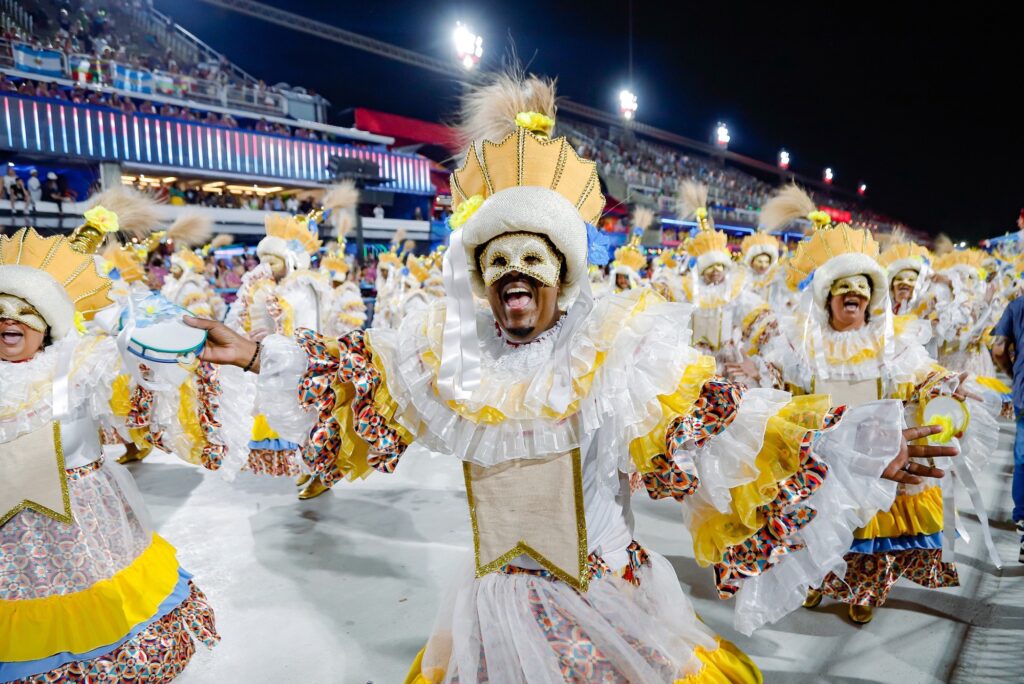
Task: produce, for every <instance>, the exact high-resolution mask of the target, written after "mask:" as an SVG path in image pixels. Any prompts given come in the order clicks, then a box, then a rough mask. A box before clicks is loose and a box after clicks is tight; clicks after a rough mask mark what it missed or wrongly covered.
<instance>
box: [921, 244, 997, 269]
mask: <svg viewBox="0 0 1024 684" xmlns="http://www.w3.org/2000/svg"><path fill="white" fill-rule="evenodd" d="M987 258H988V254H987V253H986V252H983V251H981V250H980V249H975V248H973V247H972V248H970V249H958V250H954V251H952V252H949V253H947V254H943V255H942V256H940V257H938V258H937V259H935V261H934V264H933V265H934V267H935V270H936V271H945V270H947V269H950V268H955V267H956V266H969V267H971V268H978V269H980V268H984V264H985V259H987Z"/></svg>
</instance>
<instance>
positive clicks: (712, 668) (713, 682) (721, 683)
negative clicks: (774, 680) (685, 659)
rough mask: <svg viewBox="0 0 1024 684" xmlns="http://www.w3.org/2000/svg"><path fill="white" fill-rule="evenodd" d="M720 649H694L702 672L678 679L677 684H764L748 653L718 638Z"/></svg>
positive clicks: (701, 647)
mask: <svg viewBox="0 0 1024 684" xmlns="http://www.w3.org/2000/svg"><path fill="white" fill-rule="evenodd" d="M716 641H718V648H716V649H715V650H713V651H708V650H707V649H705V648H704V647H703V646H698V647H697V648H695V649H694V653H695V655H696V656H697V657H698V658H699V659H700V661H701V663H703V665H702V667H701V668H700V670H698V671H697V672H694V673H693V674H690V675H687V676H685V677H683V678H682V679H677V680H676V681H675V684H762V682H764V678H763V677H762V676H761V670H760V669H758V667H757V665H755V664H754V661H753V660H751V659H750V656H748V655H747V654H746V653H744V652H743V651H741V650H740V649H738V648H736V645H735V644H733V643H732V642H731V641H726V640H725V639H721V638H718V639H716Z"/></svg>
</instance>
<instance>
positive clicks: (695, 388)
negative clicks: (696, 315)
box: [629, 356, 715, 473]
mask: <svg viewBox="0 0 1024 684" xmlns="http://www.w3.org/2000/svg"><path fill="white" fill-rule="evenodd" d="M714 376H715V359H714V358H713V357H711V356H701V357H699V358H698V359H697V361H695V362H694V363H691V364H690V365H689V366H687V367H686V370H685V371H683V375H682V377H680V378H679V382H678V383H677V384H676V391H675V392H673V393H672V394H662V395H660V396H659V397H658V403H659V404H661V418H660V419H659V420H658V424H657V425H656V426H655V427H654V429H653V430H651V431H650V432H648V433H647V434H646V435H644V436H643V437H637V438H636V439H634V440H633V441H632V442H630V443H629V455H630V457H631V458H632V459H633V464H634V465H635V466H636V469H637V470H639V471H640V472H641V473H649V472H650V471H651V470H653V469H654V466H653V465H652V464H651V460H652V459H653V458H654V457H655V456H657V455H659V454H663V453H665V435H666V434H667V432H668V426H669V424H670V423H671V422H672V421H673V420H675V419H676V418H677V417H679V416H685V415H686V414H688V413H690V411H692V410H693V404H694V402H696V401H697V398H698V397H699V396H700V391H701V388H702V387H703V386H704V383H706V382H707V381H708V380H710V379H711V378H713V377H714Z"/></svg>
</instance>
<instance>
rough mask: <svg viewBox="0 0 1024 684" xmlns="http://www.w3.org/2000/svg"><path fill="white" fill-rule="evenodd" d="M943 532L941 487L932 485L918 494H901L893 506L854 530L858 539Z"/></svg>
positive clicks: (854, 534)
mask: <svg viewBox="0 0 1024 684" xmlns="http://www.w3.org/2000/svg"><path fill="white" fill-rule="evenodd" d="M941 531H942V489H941V488H940V487H929V488H928V489H926V490H924V491H923V492H918V493H917V494H898V495H897V496H896V501H895V502H894V503H893V505H892V508H890V509H889V510H887V511H882V512H880V513H876V514H875V517H874V518H872V519H871V522H869V523H868V524H867V525H866V526H864V527H862V528H860V529H859V530H857V531H855V532H854V533H853V536H854V537H855V538H856V539H877V538H879V537H903V536H906V535H911V534H935V533H936V532H941Z"/></svg>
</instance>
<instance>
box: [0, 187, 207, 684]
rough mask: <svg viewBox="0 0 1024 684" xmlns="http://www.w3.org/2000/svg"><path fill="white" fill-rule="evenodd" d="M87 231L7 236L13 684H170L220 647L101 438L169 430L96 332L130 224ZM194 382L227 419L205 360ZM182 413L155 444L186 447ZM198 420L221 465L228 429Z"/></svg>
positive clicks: (185, 576) (3, 321)
mask: <svg viewBox="0 0 1024 684" xmlns="http://www.w3.org/2000/svg"><path fill="white" fill-rule="evenodd" d="M85 220H86V223H85V225H83V226H82V227H80V228H78V229H77V230H76V231H75V232H74V233H73V234H72V235H71V236H70V237H66V236H55V237H48V238H44V237H40V236H39V235H38V234H37V233H36V232H35V231H34V230H33V229H31V228H24V229H22V230H20V231H18V232H17V233H15V234H14V235H12V236H7V235H4V236H2V237H0V680H2V681H5V682H18V683H26V684H27V683H30V682H31V683H33V684H34V683H39V684H42V683H43V682H83V683H85V682H98V681H118V682H120V681H133V682H150V683H157V682H168V681H170V680H172V679H174V678H175V677H176V676H177V675H178V674H179V673H180V672H181V671H182V669H183V668H184V667H185V666H186V665H187V664H188V661H189V659H190V658H191V657H192V654H193V652H194V651H195V642H197V641H198V642H202V643H204V644H206V645H207V646H213V645H214V644H215V643H216V641H217V640H218V639H219V637H218V636H217V632H216V629H215V626H214V617H213V611H212V609H211V608H210V606H209V605H208V604H207V602H206V598H205V597H204V596H203V594H202V592H201V591H200V590H199V589H198V588H197V587H196V586H195V585H194V584H193V582H192V579H191V575H190V574H189V573H188V572H186V571H185V570H184V569H182V568H181V567H180V566H179V565H178V561H177V559H176V557H175V550H174V547H172V546H171V545H170V544H169V543H168V542H167V541H165V540H164V539H163V538H161V537H160V536H159V535H157V534H156V533H155V532H154V531H153V529H152V526H151V525H150V522H149V517H148V515H147V513H146V509H145V506H144V504H143V502H142V497H141V495H140V494H139V491H138V489H137V488H136V486H135V483H134V481H133V480H132V478H131V475H130V474H129V473H128V472H127V471H126V470H125V469H124V468H123V467H122V466H120V465H118V464H116V463H111V462H108V461H105V460H104V458H103V451H102V448H101V446H100V441H99V433H100V430H101V428H103V427H105V426H110V425H112V424H114V423H123V424H126V425H128V426H135V427H136V428H137V429H139V430H146V431H148V430H149V428H150V427H153V428H156V421H155V420H150V419H149V417H148V411H149V407H150V403H149V402H148V401H147V399H151V398H152V397H153V394H154V393H153V392H151V391H150V390H147V389H145V388H144V387H141V386H135V387H134V388H132V387H131V386H130V385H129V381H128V379H127V376H124V377H125V380H123V381H122V380H121V379H119V378H120V377H122V374H124V373H126V371H125V370H124V366H123V363H122V362H123V361H124V362H127V361H128V359H127V357H124V359H123V358H122V356H121V355H120V353H119V352H118V346H117V343H116V342H115V339H114V338H113V337H112V336H110V335H108V334H105V333H98V334H92V333H87V332H86V331H87V330H88V329H89V328H90V327H91V323H90V322H89V321H90V319H92V318H93V316H94V314H96V313H97V312H98V311H99V310H101V309H104V308H106V307H109V306H110V305H111V304H112V302H111V301H110V299H108V292H109V290H110V287H111V282H110V280H109V279H108V277H107V276H106V275H104V274H103V273H102V272H101V271H99V270H97V268H96V264H95V261H94V259H95V257H94V253H95V252H96V250H97V249H98V247H99V246H100V243H101V241H102V240H103V238H104V236H105V235H106V234H107V233H109V232H113V231H116V230H117V216H116V214H114V213H113V212H111V211H108V210H107V209H104V208H103V207H102V206H96V207H94V208H93V209H90V210H89V211H87V212H86V214H85ZM190 383H191V384H189V386H188V388H187V389H184V390H181V393H180V395H181V396H184V395H185V394H187V393H188V392H192V394H191V396H192V397H193V398H194V399H195V404H194V406H202V407H205V408H204V411H208V412H212V410H213V409H214V408H215V407H216V392H217V390H216V372H215V371H214V370H213V369H212V368H211V367H209V366H208V365H206V364H201V365H200V367H199V368H198V369H197V373H196V375H195V378H194V379H193V380H191V381H190ZM119 385H123V386H122V387H120V390H119V387H118V386H119ZM169 394H170V395H172V396H169V397H166V401H165V397H163V396H161V402H162V404H163V405H166V406H168V408H172V409H178V408H179V405H178V401H177V399H175V398H174V396H178V395H179V390H178V388H177V387H175V390H174V391H173V392H171V393H169ZM177 415H178V414H177V413H174V414H173V415H171V416H170V417H165V418H167V422H166V424H165V426H166V428H167V431H157V433H156V434H155V435H154V436H153V437H152V438H153V439H166V440H167V442H168V444H171V443H176V442H177V441H178V439H179V438H182V439H187V438H188V435H187V434H186V433H188V432H189V429H188V427H187V426H185V425H183V424H182V423H180V422H179V421H178V420H177V418H176V416H177ZM182 415H184V414H182ZM208 415H209V414H208V413H207V416H208ZM194 420H195V421H196V422H190V424H191V426H192V427H194V428H195V429H196V430H198V431H199V434H198V441H197V443H195V445H194V446H195V447H196V449H197V451H196V453H197V454H201V455H203V456H204V457H205V458H206V459H207V463H212V462H213V461H215V460H216V459H218V458H219V457H220V453H221V452H222V450H223V449H224V447H222V446H217V445H216V444H214V443H213V442H212V441H211V440H212V438H213V434H214V433H215V431H216V426H215V425H214V424H213V423H212V422H211V421H209V420H204V419H202V418H194ZM199 442H201V444H199ZM161 445H163V442H161ZM172 450H173V449H172Z"/></svg>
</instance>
